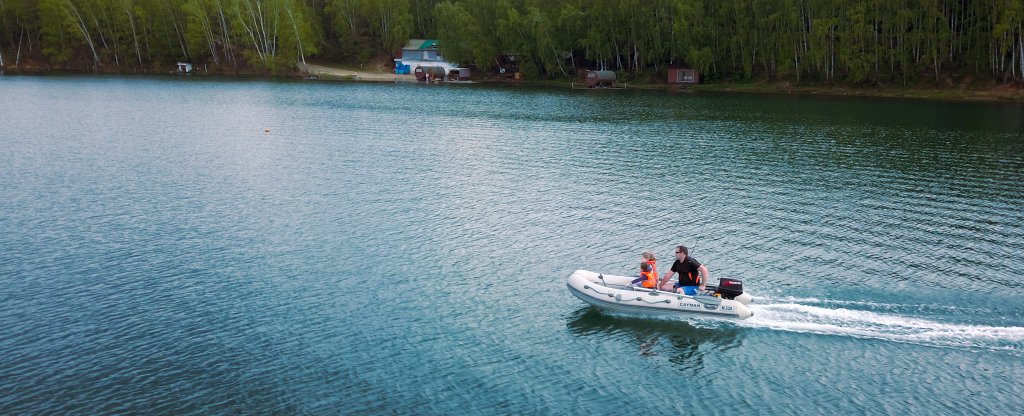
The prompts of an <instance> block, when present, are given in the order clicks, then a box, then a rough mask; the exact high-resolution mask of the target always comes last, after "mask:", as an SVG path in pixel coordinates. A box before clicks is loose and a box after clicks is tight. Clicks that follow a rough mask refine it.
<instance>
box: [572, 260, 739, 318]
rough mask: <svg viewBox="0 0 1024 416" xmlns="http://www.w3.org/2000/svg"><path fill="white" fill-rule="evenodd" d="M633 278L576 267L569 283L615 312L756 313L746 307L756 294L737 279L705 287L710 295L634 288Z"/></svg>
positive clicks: (583, 295) (583, 297)
mask: <svg viewBox="0 0 1024 416" xmlns="http://www.w3.org/2000/svg"><path fill="white" fill-rule="evenodd" d="M633 279H636V277H626V276H612V275H605V274H600V273H595V272H591V271H587V270H577V271H575V272H573V274H572V275H570V276H569V281H568V282H566V286H568V287H569V292H571V293H572V294H573V295H575V296H576V297H578V298H580V299H581V300H582V301H584V302H587V303H589V304H591V305H593V306H595V307H597V308H599V309H603V310H608V311H612V312H626V313H651V314H661V315H702V316H713V317H718V318H731V319H747V318H749V317H751V316H752V315H753V314H754V313H753V312H751V311H750V308H748V307H747V306H746V305H747V304H749V303H750V302H751V301H752V300H753V297H751V296H750V295H749V294H747V293H743V282H742V281H740V280H737V279H725V278H723V279H720V281H719V285H718V286H711V285H708V286H707V287H706V289H707V290H708V293H710V294H707V295H694V296H687V295H681V294H678V293H671V292H663V291H660V290H653V289H645V288H643V287H633V286H631V285H630V282H631V281H632V280H633ZM713 294H717V295H718V296H715V295H713Z"/></svg>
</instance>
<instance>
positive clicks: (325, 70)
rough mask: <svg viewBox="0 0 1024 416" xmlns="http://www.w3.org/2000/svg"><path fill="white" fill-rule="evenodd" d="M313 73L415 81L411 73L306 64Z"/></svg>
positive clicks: (364, 78)
mask: <svg viewBox="0 0 1024 416" xmlns="http://www.w3.org/2000/svg"><path fill="white" fill-rule="evenodd" d="M307 67H308V68H309V73H310V74H313V75H329V76H335V77H353V79H355V80H356V81H390V82H394V81H415V80H416V77H415V76H413V75H398V74H393V73H387V72H364V71H353V70H350V69H341V68H331V67H327V66H322V65H312V64H310V65H307Z"/></svg>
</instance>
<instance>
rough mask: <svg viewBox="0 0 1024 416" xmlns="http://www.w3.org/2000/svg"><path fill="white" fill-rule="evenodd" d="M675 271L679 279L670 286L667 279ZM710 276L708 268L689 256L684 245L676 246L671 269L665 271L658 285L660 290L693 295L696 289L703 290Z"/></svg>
mask: <svg viewBox="0 0 1024 416" xmlns="http://www.w3.org/2000/svg"><path fill="white" fill-rule="evenodd" d="M676 273H679V281H678V282H677V283H675V284H673V285H671V286H670V285H669V284H668V281H669V279H671V278H672V275H674V274H676ZM710 277H711V276H710V274H709V273H708V268H707V267H705V266H704V265H703V264H700V262H699V261H697V259H695V258H693V257H690V255H689V252H688V250H687V249H686V246H676V261H675V263H672V270H669V271H667V272H665V275H664V276H662V277H661V281H660V282H658V287H659V288H661V290H665V291H675V292H679V293H682V294H685V295H690V296H693V295H696V294H697V293H698V292H697V291H698V289H699V290H700V291H704V287H705V286H706V285H707V281H708V279H709V278H710Z"/></svg>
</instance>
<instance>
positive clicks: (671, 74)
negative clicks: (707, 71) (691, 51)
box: [668, 68, 700, 85]
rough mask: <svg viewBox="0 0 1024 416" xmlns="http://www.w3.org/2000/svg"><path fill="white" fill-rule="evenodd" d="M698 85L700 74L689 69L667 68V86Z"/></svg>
mask: <svg viewBox="0 0 1024 416" xmlns="http://www.w3.org/2000/svg"><path fill="white" fill-rule="evenodd" d="M692 84H700V72H697V70H696V69H690V68H669V70H668V85H692Z"/></svg>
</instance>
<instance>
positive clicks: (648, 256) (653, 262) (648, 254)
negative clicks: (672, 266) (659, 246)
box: [640, 251, 658, 279]
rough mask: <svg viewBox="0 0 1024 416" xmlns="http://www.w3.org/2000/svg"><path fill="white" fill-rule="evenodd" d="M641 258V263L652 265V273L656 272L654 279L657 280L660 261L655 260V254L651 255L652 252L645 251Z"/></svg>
mask: <svg viewBox="0 0 1024 416" xmlns="http://www.w3.org/2000/svg"><path fill="white" fill-rule="evenodd" d="M640 258H641V259H642V260H641V262H644V263H647V264H650V265H651V271H652V272H654V277H655V279H657V277H658V259H656V258H654V253H651V252H650V251H645V252H643V253H642V254H640ZM641 271H642V270H641Z"/></svg>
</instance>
